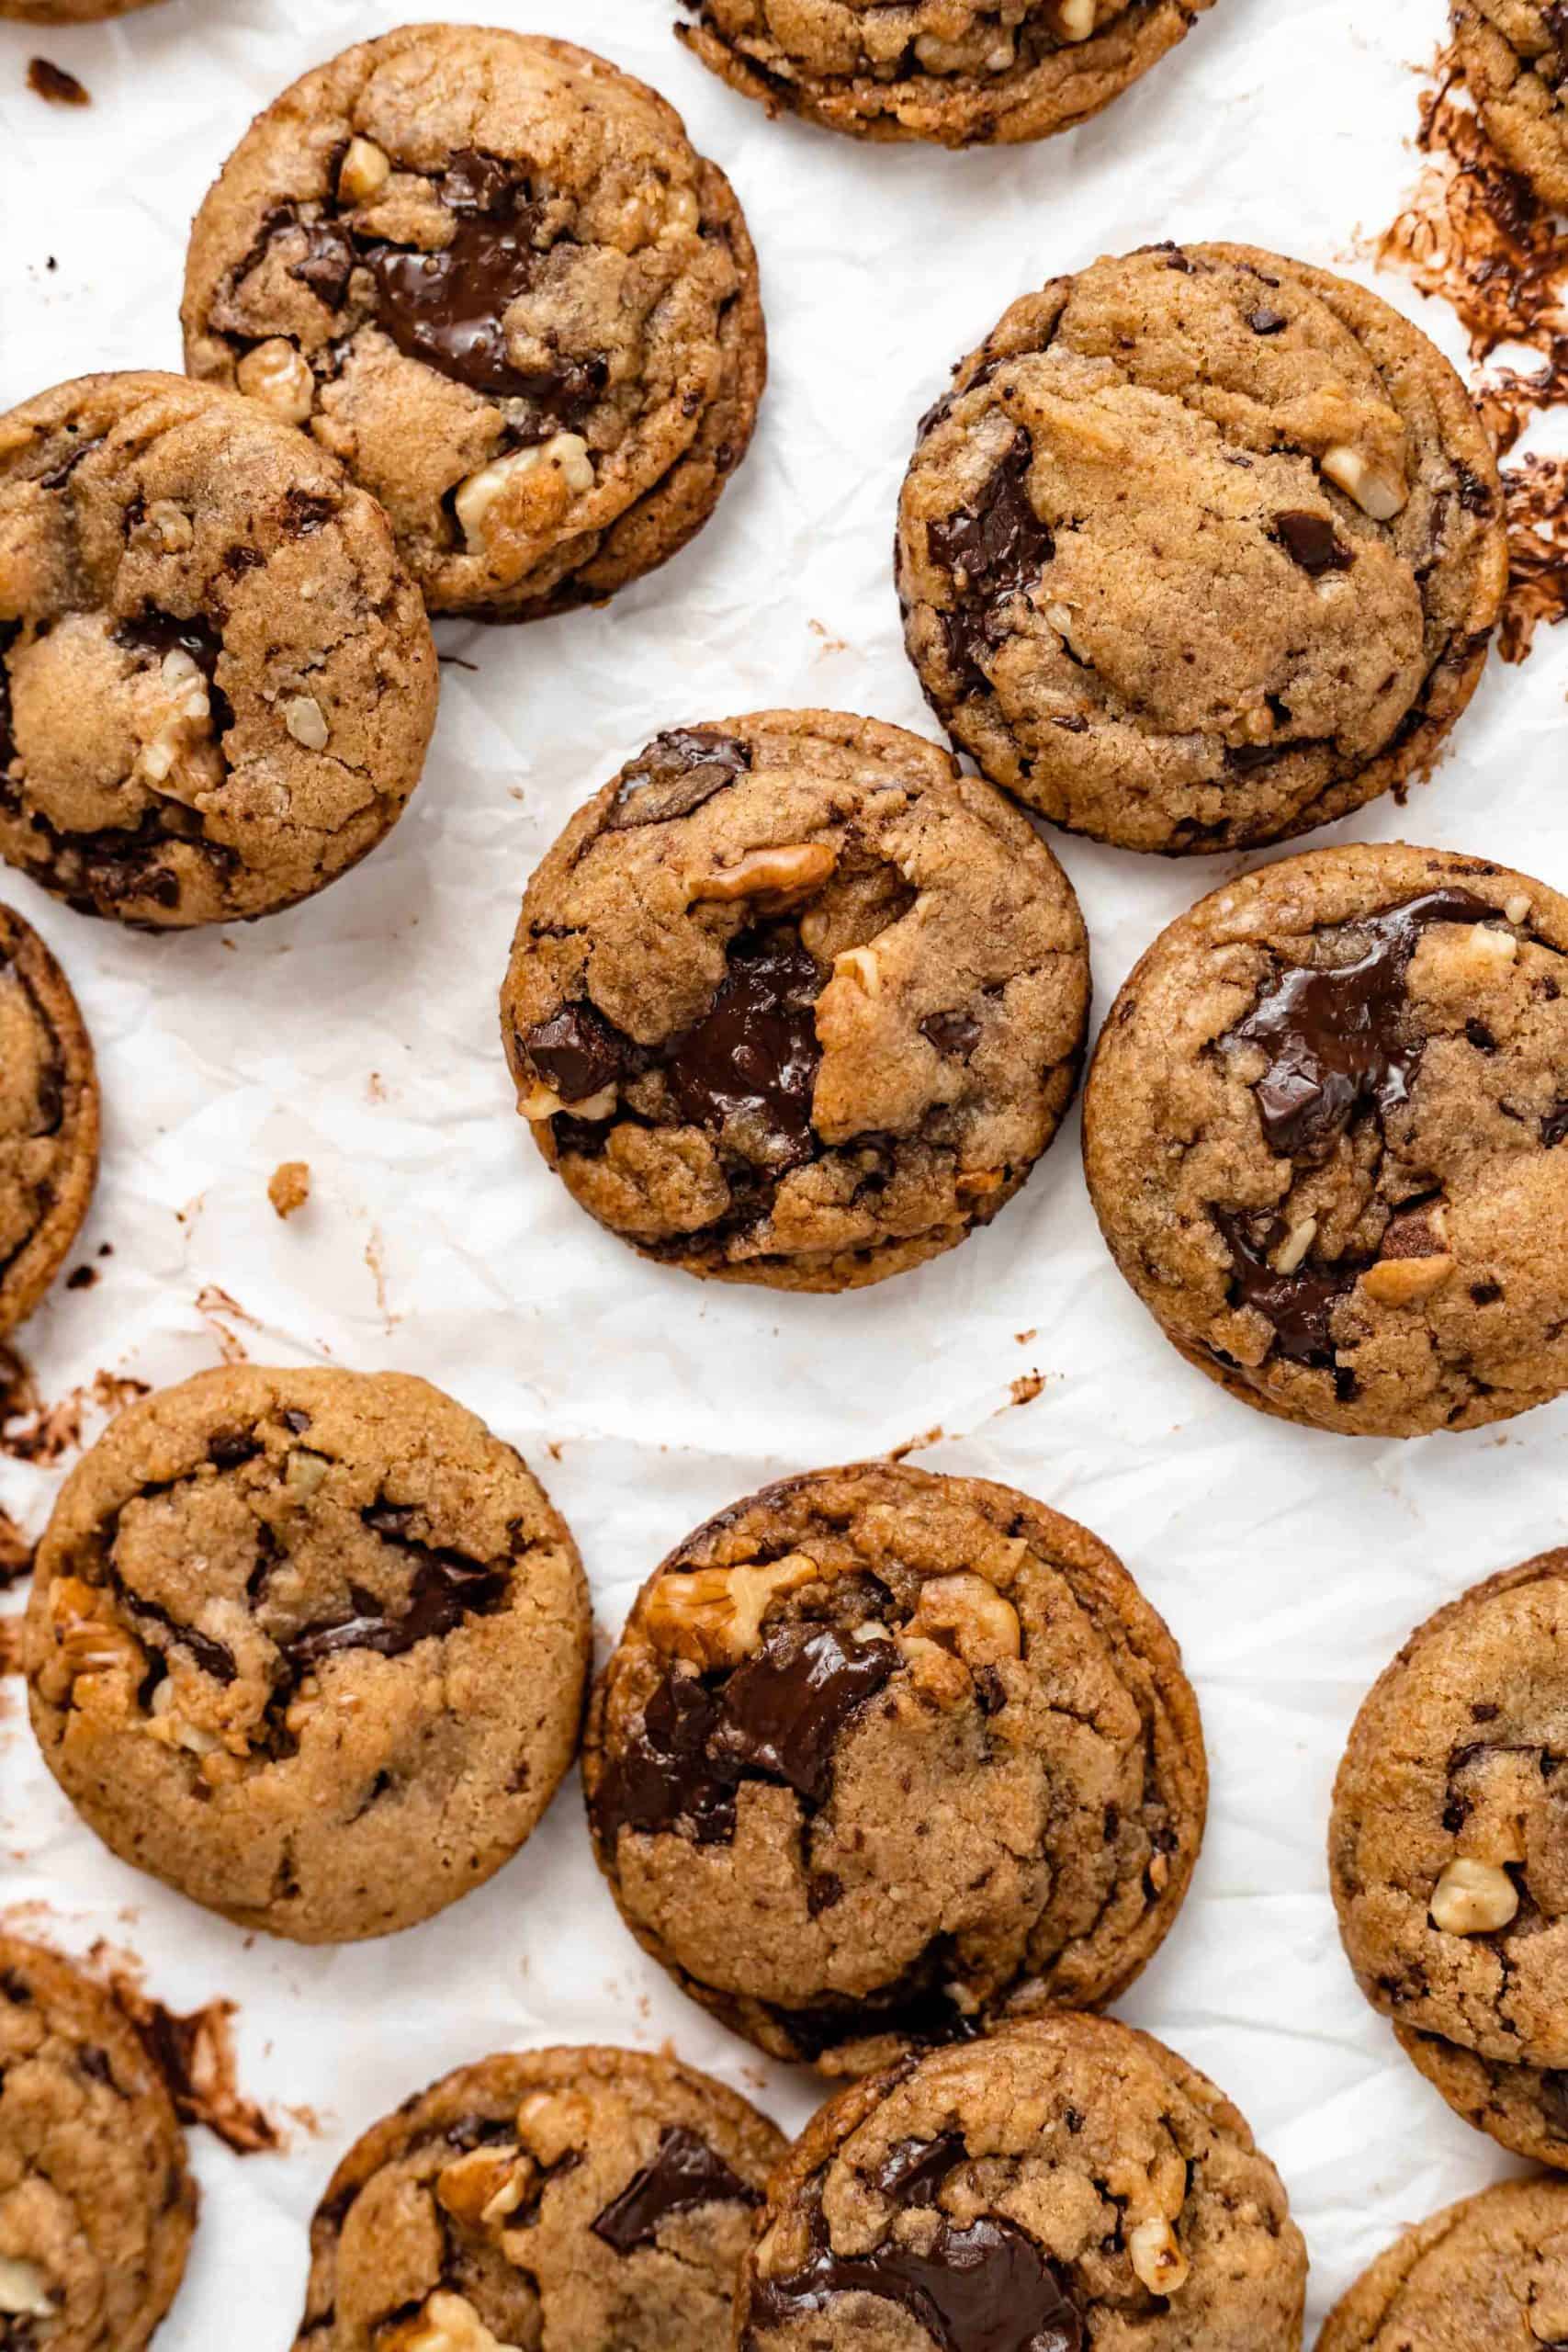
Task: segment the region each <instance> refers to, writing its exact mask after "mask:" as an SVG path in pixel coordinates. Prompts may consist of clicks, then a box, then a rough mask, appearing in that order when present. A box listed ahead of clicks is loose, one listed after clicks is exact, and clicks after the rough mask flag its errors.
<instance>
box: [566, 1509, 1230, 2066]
mask: <svg viewBox="0 0 1568 2352" xmlns="http://www.w3.org/2000/svg"><path fill="white" fill-rule="evenodd" d="M583 1780H584V1786H585V1788H586V1791H587V1794H588V1804H589V1815H590V1819H591V1821H592V1827H593V1832H594V1843H595V1847H596V1849H597V1852H598V1856H599V1860H600V1864H601V1866H602V1868H603V1869H604V1872H605V1875H606V1876H607V1877H608V1879H609V1882H610V1885H611V1889H612V1891H613V1893H614V1894H615V1900H616V1902H617V1904H618V1905H620V1908H621V1913H622V1916H623V1917H624V1918H625V1919H626V1924H627V1926H628V1927H629V1928H631V1929H632V1932H633V1934H634V1935H636V1937H637V1939H638V1941H639V1942H640V1943H641V1944H643V1946H644V1947H645V1948H646V1949H647V1950H648V1951H650V1952H651V1953H652V1954H653V1956H654V1958H655V1959H656V1960H658V1961H660V1962H662V1963H663V1965H664V1966H665V1967H667V1968H668V1969H670V1971H671V1973H672V1974H673V1975H674V1976H675V1978H676V1981H677V1982H678V1983H679V1984H680V1985H682V1988H683V1989H684V1990H685V1991H686V1992H688V1993H690V1994H692V1995H693V1996H694V1997H695V1998H696V1999H698V2000H699V2001H701V2002H703V2003H704V2005H705V2007H708V2008H711V2009H712V2010H714V2011H715V2013H716V2015H717V2016H718V2017H720V2018H722V2019H723V2020H724V2022H725V2023H726V2024H727V2025H728V2026H730V2027H731V2028H732V2029H733V2030H735V2031H736V2032H738V2033H743V2034H746V2035H748V2036H749V2037H750V2040H752V2041H756V2042H759V2043H760V2044H761V2047H762V2048H763V2049H764V2050H767V2051H770V2052H772V2053H773V2055H774V2056H775V2057H778V2058H786V2059H800V2060H804V2061H807V2062H808V2063H811V2062H814V2063H816V2064H819V2065H820V2066H822V2067H823V2069H824V2070H825V2071H826V2072H829V2073H863V2072H864V2071H866V2070H867V2069H868V2068H870V2067H873V2066H876V2065H880V2064H885V2063H886V2061H887V2060H888V2058H889V2057H891V2056H892V2055H893V2054H895V2052H897V2049H898V2048H899V2047H900V2046H901V2044H902V2043H904V2042H906V2041H908V2040H910V2039H911V2038H913V2039H916V2040H930V2041H945V2040H949V2039H953V2038H961V2037H971V2036H973V2035H974V2034H976V2032H978V2031H980V2030H982V2028H983V2027H984V2026H985V2025H986V2024H987V2022H989V2021H991V2020H994V2019H995V2018H998V2017H1004V2016H1009V2015H1017V2014H1020V2013H1021V2012H1024V2011H1030V2010H1033V2009H1038V2008H1043V2007H1047V2006H1055V2007H1099V2006H1100V2004H1101V2003H1103V2002H1106V2001H1109V2000H1111V1999H1113V1998H1114V1997H1115V1996H1117V1995H1118V1994H1120V1993H1122V1992H1124V1991H1125V1989H1126V1987H1127V1986H1128V1985H1130V1984H1131V1983H1132V1982H1133V1980H1134V1977H1135V1976H1137V1975H1138V1973H1140V1971H1141V1970H1142V1969H1143V1968H1144V1966H1145V1963H1146V1962H1148V1961H1149V1959H1150V1958H1151V1957H1152V1956H1153V1954H1154V1952H1155V1951H1156V1950H1157V1948H1158V1946H1159V1945H1160V1943H1161V1942H1162V1941H1163V1939H1164V1938H1165V1936H1166V1935H1167V1933H1168V1930H1169V1928H1170V1927H1171V1926H1172V1924H1173V1922H1174V1920H1175V1917H1176V1914H1177V1912H1178V1910H1179V1908H1180V1905H1181V1902H1182V1899H1183V1897H1184V1895H1185V1894H1186V1892H1187V1887H1188V1883H1189V1881H1190V1878H1191V1875H1192V1866H1193V1863H1194V1862H1195V1860H1197V1855H1198V1849H1199V1846H1200V1844H1201V1839H1202V1834H1203V1816H1204V1809H1205V1804H1206V1800H1207V1793H1208V1782H1207V1773H1206V1769H1205V1765H1204V1757H1203V1736H1202V1730H1201V1725H1200V1723H1199V1718H1198V1702H1197V1700H1196V1698H1195V1697H1194V1695H1193V1692H1192V1689H1191V1686H1190V1683H1189V1682H1188V1680H1187V1678H1186V1676H1185V1674H1184V1673H1183V1672H1182V1669H1181V1658H1180V1653H1179V1650H1178V1648H1177V1646H1176V1644H1175V1642H1174V1641H1173V1640H1172V1639H1171V1637H1170V1634H1168V1631H1167V1630H1166V1627H1165V1625H1164V1623H1162V1621H1161V1620H1160V1618H1159V1617H1157V1616H1156V1613H1155V1611H1154V1610H1153V1609H1151V1608H1150V1606H1149V1604H1148V1602H1147V1601H1146V1600H1145V1599H1144V1597H1143V1595H1142V1593H1141V1592H1140V1591H1139V1590H1138V1589H1137V1587H1136V1585H1134V1582H1133V1580H1132V1578H1131V1577H1129V1576H1128V1574H1127V1572H1126V1570H1125V1569H1124V1568H1123V1567H1122V1564H1121V1562H1120V1561H1119V1560H1118V1559H1117V1558H1116V1557H1115V1555H1113V1554H1112V1553H1111V1552H1110V1551H1108V1550H1107V1549H1106V1547H1105V1545H1104V1544H1101V1543H1100V1542H1099V1541H1098V1540H1097V1539H1096V1538H1095V1537H1094V1536H1092V1535H1090V1534H1089V1532H1087V1531H1086V1530H1085V1529H1084V1528H1081V1527H1078V1526H1076V1525H1075V1524H1074V1522H1073V1521H1071V1520H1069V1519H1063V1518H1061V1517H1060V1516H1059V1515H1058V1514H1057V1513H1056V1512H1055V1511H1052V1510H1046V1509H1045V1508H1044V1506H1043V1504H1041V1503H1036V1502H1032V1501H1031V1500H1030V1499H1029V1498H1028V1497H1027V1496H1025V1495H1021V1494H1017V1493H1015V1492H1014V1491H1013V1489H1012V1488H1011V1487H998V1486H993V1485H991V1484H989V1483H988V1482H987V1481H986V1480H983V1479H979V1478H949V1477H933V1476H931V1475H930V1473H928V1472H926V1471H923V1470H913V1469H909V1468H908V1467H906V1466H905V1465H903V1464H897V1463H888V1462H870V1463H863V1464H858V1465H856V1466H854V1467H852V1468H850V1469H844V1470H822V1471H817V1472H815V1473H812V1474H810V1475H808V1476H805V1477H798V1478H786V1479H784V1481H782V1482H781V1483H780V1484H779V1485H777V1486H773V1487H764V1488H763V1489H762V1491H761V1494H758V1495H752V1496H750V1497H748V1498H746V1499H745V1500H744V1501H742V1502H739V1503H736V1504H733V1505H732V1506H731V1507H730V1509H729V1510H725V1511H721V1512H720V1513H719V1514H718V1516H717V1517H716V1519H712V1520H710V1521H708V1522H707V1524H706V1526H705V1527H701V1528H699V1529H698V1530H697V1531H696V1532H695V1534H694V1535H692V1536H690V1537H688V1538H687V1540H686V1542H685V1543H684V1544H680V1545H679V1546H678V1547H677V1548H676V1550H675V1551H673V1552H672V1553H671V1555H670V1557H669V1558H668V1559H667V1560H666V1561H665V1562H664V1563H663V1565H662V1566H660V1568H658V1569H657V1570H656V1571H655V1573H654V1575H653V1576H652V1577H650V1578H649V1581H648V1583H647V1584H646V1585H645V1586H644V1587H643V1589H642V1592H641V1594H640V1595H639V1597H638V1599H637V1603H636V1605H635V1607H634V1608H633V1610H632V1612H631V1616H630V1618H629V1620H628V1622H627V1624H626V1631H625V1633H624V1634H622V1636H621V1640H620V1644H619V1646H618V1647H617V1649H616V1650H615V1655H614V1657H612V1658H611V1660H610V1663H609V1666H608V1668H606V1670H605V1673H604V1676H603V1677H602V1679H601V1680H600V1682H599V1685H598V1687H597V1689H596V1691H595V1693H594V1698H593V1703H592V1709H591V1711H590V1721H589V1730H588V1736H587V1740H586V1744H585V1748H584V1754H583Z"/></svg>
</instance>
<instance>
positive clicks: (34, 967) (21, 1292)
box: [0, 906, 99, 1340]
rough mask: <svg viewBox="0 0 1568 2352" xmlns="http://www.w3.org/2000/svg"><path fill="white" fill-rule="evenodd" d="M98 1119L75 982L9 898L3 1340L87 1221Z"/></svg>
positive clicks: (2, 944)
mask: <svg viewBox="0 0 1568 2352" xmlns="http://www.w3.org/2000/svg"><path fill="white" fill-rule="evenodd" d="M98 1124H99V1114H98V1080H97V1073H96V1067H95V1063H94V1059H93V1048H92V1044H91V1041H90V1040H89V1038H88V1035H87V1032H86V1029H85V1025H84V1023H83V1020H82V1015H81V1012H80V1011H79V1010H78V1007H77V1003H76V1000H75V998H74V996H73V994H72V992H71V987H70V983H69V982H68V981H67V979H66V978H65V975H64V973H63V972H62V970H61V968H60V966H59V965H58V964H57V963H56V962H55V959H54V957H53V956H51V954H50V952H49V949H48V948H47V947H46V946H45V944H44V943H43V941H42V940H41V939H40V938H39V935H38V933H37V932H36V931H34V929H33V928H32V925H31V924H30V923H28V922H23V920H22V918H21V916H20V915H19V914H17V912H16V910H14V909H13V908H10V907H6V906H0V1340H3V1339H4V1338H5V1337H6V1334H7V1333H8V1332H11V1331H14V1330H15V1329H16V1328H17V1324H18V1323H21V1322H23V1321H24V1320H25V1319H26V1317H28V1316H29V1315H30V1314H31V1313H32V1311H33V1309H34V1307H35V1306H37V1305H38V1304H39V1300H40V1299H41V1298H42V1296H43V1295H44V1293H45V1291H46V1290H47V1289H48V1288H49V1285H50V1283H51V1282H52V1281H53V1280H54V1277H55V1275H56V1274H57V1273H58V1272H59V1271H60V1269H61V1266H62V1264H63V1263H64V1261H65V1257H66V1254H67V1252H68V1251H69V1250H70V1248H71V1245H72V1243H73V1241H74V1240H75V1238H76V1236H77V1234H78V1232H79V1231H80V1230H81V1227H82V1221H83V1219H84V1217H85V1216H86V1214H87V1209H88V1205H89V1204H90V1203H91V1200H92V1197H93V1186H94V1183H95V1182H96V1177H97V1170H98Z"/></svg>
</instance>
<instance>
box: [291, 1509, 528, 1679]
mask: <svg viewBox="0 0 1568 2352" xmlns="http://www.w3.org/2000/svg"><path fill="white" fill-rule="evenodd" d="M364 1516H365V1519H366V1521H367V1524H369V1525H371V1526H372V1528H373V1531H374V1532H378V1533H379V1534H380V1535H381V1538H382V1541H383V1542H384V1543H397V1544H398V1546H399V1549H400V1550H401V1551H405V1552H407V1553H408V1554H409V1555H410V1556H411V1557H412V1560H413V1562H414V1571H413V1577H412V1583H411V1586H410V1589H409V1601H408V1606H407V1608H406V1609H404V1610H402V1611H400V1612H398V1613H396V1614H394V1613H393V1612H392V1611H389V1609H388V1607H387V1605H386V1603H385V1602H384V1601H381V1600H378V1599H377V1597H376V1595H375V1594H374V1593H373V1592H367V1591H365V1590H364V1589H362V1588H361V1587H359V1586H357V1585H350V1587H349V1589H348V1597H349V1600H350V1603H351V1604H352V1609H353V1614H352V1615H351V1616H348V1617H344V1618H338V1619H334V1620H333V1621H331V1622H330V1623H322V1624H320V1625H307V1626H306V1627H305V1628H304V1630H303V1632H301V1633H299V1634H295V1636H294V1638H293V1640H292V1641H289V1642H287V1643H285V1644H284V1645H283V1655H284V1657H285V1658H286V1659H287V1661H288V1666H289V1668H291V1670H292V1671H293V1672H294V1673H295V1674H302V1673H305V1672H306V1671H308V1670H309V1668H311V1667H313V1666H319V1665H320V1664H321V1660H322V1659H323V1658H328V1657H338V1656H340V1655H341V1653H342V1652H343V1651H344V1650H373V1651H374V1652H375V1654H376V1656H377V1657H401V1656H402V1655H403V1653H404V1651H405V1650H412V1648H413V1646H414V1645H415V1643H416V1642H427V1641H443V1640H445V1639H446V1635H447V1634H450V1633H453V1632H455V1631H456V1629H457V1626H458V1625H460V1624H461V1623H462V1622H463V1620H464V1619H465V1618H466V1617H492V1616H493V1615H494V1614H495V1612H496V1611H497V1610H498V1609H500V1608H502V1606H503V1605H504V1603H505V1601H506V1598H507V1595H508V1593H509V1592H510V1591H511V1589H512V1578H511V1575H510V1572H509V1571H508V1570H507V1569H506V1568H504V1567H485V1566H480V1564H479V1562H478V1561H476V1560H468V1559H465V1558H464V1557H463V1555H462V1554H461V1553H458V1552H433V1551H431V1550H430V1549H429V1548H428V1547H427V1546H426V1545H425V1544H410V1543H408V1542H406V1541H400V1539H399V1538H398V1537H397V1536H395V1535H390V1534H389V1533H388V1532H386V1530H385V1528H380V1529H377V1528H375V1522H374V1513H373V1512H372V1511H368V1510H367V1512H366V1513H365V1514H364Z"/></svg>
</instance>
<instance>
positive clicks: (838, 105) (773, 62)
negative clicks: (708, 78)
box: [677, 0, 1213, 147]
mask: <svg viewBox="0 0 1568 2352" xmlns="http://www.w3.org/2000/svg"><path fill="white" fill-rule="evenodd" d="M682 6H684V7H686V8H687V10H688V11H690V12H691V13H693V15H694V19H695V21H694V22H693V23H691V24H689V25H682V26H680V27H678V28H677V29H678V31H679V33H680V37H681V39H682V40H683V41H684V42H685V44H686V46H687V48H688V49H690V50H691V51H693V52H694V54H695V55H696V56H698V57H700V58H701V60H702V62H703V63H704V64H705V65H707V66H709V67H711V68H712V70H713V72H714V73H716V74H718V75H720V77H721V78H722V79H723V80H724V81H726V82H728V84H729V85H730V87H731V88H732V89H735V90H739V92H740V93H741V95H742V96H745V97H749V98H758V99H761V103H762V104H763V105H764V106H765V107H767V109H768V111H769V113H770V114H777V113H780V112H782V111H788V112H790V113H794V114H800V115H804V116H806V117H807V119H808V120H810V121H812V122H818V123H821V124H822V125H823V126H824V127H825V128H826V129H828V130H847V131H850V132H852V134H853V135H854V136H855V137H857V138H861V139H929V140H933V141H939V142H940V143H941V144H942V146H945V147H968V146H974V145H978V144H981V143H984V142H987V141H998V142H1010V141H1019V140H1025V139H1047V138H1049V137H1050V136H1051V135H1052V133H1053V132H1055V131H1058V130H1071V129H1072V128H1073V126H1074V124H1075V123H1079V122H1087V121H1088V119H1089V117H1090V116H1091V115H1096V114H1098V113H1099V112H1100V108H1101V107H1107V106H1109V105H1110V104H1111V99H1112V98H1116V97H1120V96H1121V95H1122V91H1123V90H1125V89H1127V88H1129V87H1130V86H1131V85H1132V84H1133V83H1134V82H1136V81H1137V80H1138V79H1139V78H1140V77H1141V76H1142V75H1143V74H1146V73H1147V72H1148V70H1149V68H1150V67H1151V66H1152V65H1154V64H1156V63H1157V62H1158V61H1159V59H1160V58H1162V57H1164V56H1165V54H1166V52H1167V51H1168V50H1172V49H1174V48H1175V46H1176V44H1177V42H1178V41H1179V40H1181V39H1182V38H1183V37H1184V35H1185V34H1187V33H1188V32H1190V30H1191V28H1192V27H1193V25H1194V24H1195V23H1196V22H1197V20H1198V18H1199V17H1201V15H1203V14H1204V13H1205V11H1206V10H1207V9H1209V8H1211V7H1212V6H1213V0H1133V5H1131V6H1129V5H1128V0H908V5H903V6H894V7H889V6H886V5H885V0H682Z"/></svg>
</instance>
